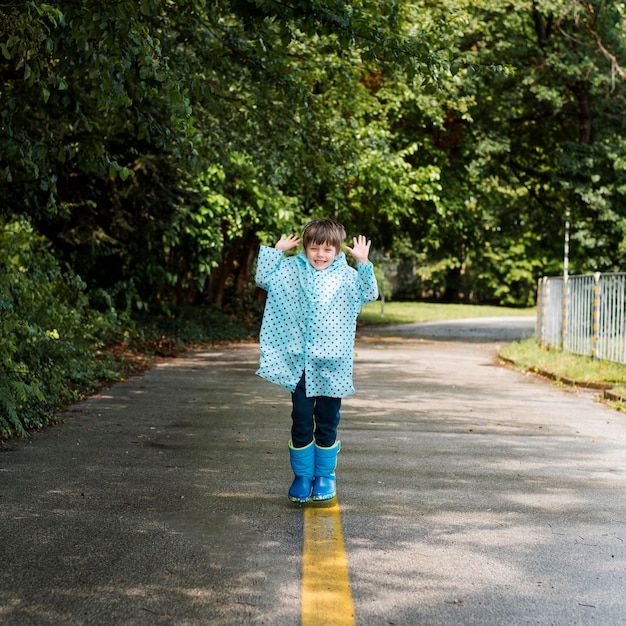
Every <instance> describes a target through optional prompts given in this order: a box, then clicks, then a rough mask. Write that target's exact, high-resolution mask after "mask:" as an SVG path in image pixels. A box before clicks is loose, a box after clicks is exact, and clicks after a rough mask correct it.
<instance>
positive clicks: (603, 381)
mask: <svg viewBox="0 0 626 626" xmlns="http://www.w3.org/2000/svg"><path fill="white" fill-rule="evenodd" d="M500 356H502V357H504V358H505V359H509V360H511V361H513V363H515V365H516V367H518V368H520V369H523V370H525V371H535V372H540V373H549V374H551V375H552V376H553V377H555V378H558V379H565V380H573V381H578V382H581V383H590V384H597V385H607V386H616V385H619V384H622V383H623V382H624V381H626V365H621V364H620V363H612V362H611V361H600V360H595V359H593V358H591V357H586V356H580V355H577V354H572V353H571V352H564V351H562V350H550V349H545V348H542V347H541V346H540V345H539V344H538V343H537V342H536V341H535V339H534V338H531V339H525V340H523V341H515V342H513V343H511V344H508V345H506V346H504V347H503V348H502V349H501V350H500Z"/></svg>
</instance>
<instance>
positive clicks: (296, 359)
mask: <svg viewBox="0 0 626 626" xmlns="http://www.w3.org/2000/svg"><path fill="white" fill-rule="evenodd" d="M357 265H358V270H355V269H354V268H352V267H350V266H349V265H348V263H347V261H346V255H345V254H344V253H343V252H341V253H340V254H339V255H338V256H337V257H336V258H335V260H334V261H333V262H332V264H331V265H330V266H329V267H327V268H326V269H323V270H316V269H315V268H314V267H313V266H312V265H311V264H310V263H309V261H308V259H307V257H306V255H305V253H304V252H303V251H301V252H299V253H298V254H297V255H296V256H290V257H284V256H283V253H282V252H281V251H280V250H277V249H276V248H269V247H267V246H262V247H261V251H260V253H259V259H258V264H257V271H256V277H255V280H256V284H257V285H258V286H259V287H261V288H262V289H265V290H266V291H267V301H266V304H265V312H264V315H263V323H262V325H261V337H260V341H261V362H260V367H259V369H258V371H257V374H258V375H259V376H261V377H262V378H265V379H267V380H269V381H270V382H273V383H276V384H277V385H281V386H282V387H285V388H286V389H288V390H289V391H291V392H293V391H294V390H295V388H296V385H297V384H298V382H299V381H300V378H301V377H302V373H303V372H304V374H305V383H306V395H307V396H308V397H315V396H328V397H331V398H343V397H344V396H348V395H351V394H353V393H354V387H353V384H352V358H353V353H354V336H355V332H356V319H357V316H358V315H359V312H360V311H361V307H362V306H363V305H364V304H366V303H367V302H372V301H373V300H376V298H378V285H377V284H376V278H375V277H374V268H373V266H372V264H371V263H366V264H363V263H358V264H357Z"/></svg>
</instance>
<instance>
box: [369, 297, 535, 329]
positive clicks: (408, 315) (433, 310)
mask: <svg viewBox="0 0 626 626" xmlns="http://www.w3.org/2000/svg"><path fill="white" fill-rule="evenodd" d="M535 312H536V309H535V308H534V307H533V308H529V309H515V308H513V307H500V306H481V305H475V304H435V303H433V302H385V307H384V315H381V303H380V301H378V302H371V303H370V304H366V305H365V306H364V307H363V309H362V310H361V315H360V316H359V323H361V324H410V323H413V322H438V321H443V320H458V319H467V318H472V317H511V316H518V315H528V316H534V315H535Z"/></svg>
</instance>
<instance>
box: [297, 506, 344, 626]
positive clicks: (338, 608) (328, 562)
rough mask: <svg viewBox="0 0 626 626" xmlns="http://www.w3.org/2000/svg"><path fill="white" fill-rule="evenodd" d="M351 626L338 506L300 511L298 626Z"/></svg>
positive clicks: (313, 507) (310, 507)
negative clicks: (300, 560) (300, 568)
mask: <svg viewBox="0 0 626 626" xmlns="http://www.w3.org/2000/svg"><path fill="white" fill-rule="evenodd" d="M328 624H332V625H333V626H354V625H355V624H356V621H355V619H354V604H353V603H352V591H351V589H350V578H349V577H348V561H347V558H346V549H345V546H344V542H343V531H342V529H341V515H340V512H339V503H338V502H337V499H336V498H335V499H334V500H332V501H331V502H330V503H329V504H316V505H313V506H311V505H309V506H307V507H305V509H304V547H303V551H302V626H327V625H328Z"/></svg>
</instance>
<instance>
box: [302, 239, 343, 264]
mask: <svg viewBox="0 0 626 626" xmlns="http://www.w3.org/2000/svg"><path fill="white" fill-rule="evenodd" d="M305 254H306V258H307V259H309V263H310V264H311V265H312V266H313V267H314V268H315V269H316V270H325V269H326V268H327V267H329V266H330V264H331V263H332V262H333V261H334V260H335V259H336V258H337V255H338V254H339V251H338V250H337V248H335V246H331V245H329V244H327V243H323V244H317V243H312V244H311V245H310V246H309V247H308V248H306V249H305Z"/></svg>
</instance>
